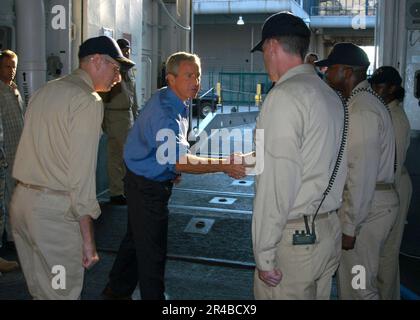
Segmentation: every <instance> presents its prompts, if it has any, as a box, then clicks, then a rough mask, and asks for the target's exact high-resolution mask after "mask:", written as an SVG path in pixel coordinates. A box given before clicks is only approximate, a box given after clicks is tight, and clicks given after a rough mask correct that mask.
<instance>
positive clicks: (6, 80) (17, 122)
mask: <svg viewBox="0 0 420 320" xmlns="http://www.w3.org/2000/svg"><path fill="white" fill-rule="evenodd" d="M17 66H18V56H17V54H16V53H15V52H13V51H11V50H3V51H1V52H0V158H1V159H0V161H1V164H0V166H1V168H0V171H1V173H0V247H2V248H3V249H5V250H9V251H10V250H11V251H14V250H15V246H14V241H13V236H12V230H11V227H10V219H9V218H10V215H9V211H10V210H9V209H10V208H9V204H10V199H11V198H12V194H13V190H14V188H15V185H16V181H15V180H14V179H13V177H12V169H13V162H14V159H15V154H16V149H17V146H18V143H19V139H20V135H21V134H22V129H23V119H24V114H25V104H24V102H23V100H22V97H21V95H20V92H19V90H18V88H17V85H16V83H15V82H14V79H15V76H16V69H17ZM17 268H18V264H17V262H16V261H7V260H5V259H2V258H0V272H8V271H12V270H15V269H17Z"/></svg>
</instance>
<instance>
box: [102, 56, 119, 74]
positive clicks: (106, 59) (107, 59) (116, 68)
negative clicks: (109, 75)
mask: <svg viewBox="0 0 420 320" xmlns="http://www.w3.org/2000/svg"><path fill="white" fill-rule="evenodd" d="M103 58H104V61H105V62H106V63H108V64H112V66H113V68H114V73H119V72H120V66H119V65H118V64H116V63H115V62H114V61H113V60H111V59H110V58H108V57H107V56H105V55H104V56H103Z"/></svg>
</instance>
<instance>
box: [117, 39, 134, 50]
mask: <svg viewBox="0 0 420 320" xmlns="http://www.w3.org/2000/svg"><path fill="white" fill-rule="evenodd" d="M117 43H118V46H119V47H120V48H121V50H122V49H126V48H128V49H130V48H131V46H130V41H128V40H127V39H118V40H117Z"/></svg>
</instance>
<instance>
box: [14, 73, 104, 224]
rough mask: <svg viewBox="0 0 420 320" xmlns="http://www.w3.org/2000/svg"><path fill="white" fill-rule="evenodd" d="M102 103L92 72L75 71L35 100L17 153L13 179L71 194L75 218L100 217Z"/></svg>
mask: <svg viewBox="0 0 420 320" xmlns="http://www.w3.org/2000/svg"><path fill="white" fill-rule="evenodd" d="M102 118H103V107H102V101H101V98H100V97H99V95H98V94H97V93H96V92H95V91H94V89H93V83H92V80H91V78H90V77H89V75H88V74H87V73H86V72H85V71H83V70H81V69H77V70H75V71H74V72H73V73H72V74H71V75H68V76H66V77H64V78H61V79H58V80H55V81H51V82H49V83H48V84H47V85H45V86H44V87H43V88H41V89H39V90H38V91H37V92H36V93H35V94H34V96H33V97H32V98H31V100H30V102H29V106H28V110H27V112H26V115H25V126H24V128H23V133H22V138H21V140H20V143H19V146H18V150H17V153H16V159H15V164H14V168H13V177H14V178H15V179H17V180H19V181H21V182H23V183H27V184H32V185H36V186H42V187H46V188H49V189H52V190H59V191H66V192H69V194H70V197H71V206H72V214H73V218H74V219H76V220H78V219H79V218H80V217H81V216H84V215H90V216H92V217H93V218H97V217H98V216H99V214H100V208H99V205H98V202H97V200H96V184H95V182H96V179H95V178H96V161H97V152H98V144H99V138H100V135H101V123H102Z"/></svg>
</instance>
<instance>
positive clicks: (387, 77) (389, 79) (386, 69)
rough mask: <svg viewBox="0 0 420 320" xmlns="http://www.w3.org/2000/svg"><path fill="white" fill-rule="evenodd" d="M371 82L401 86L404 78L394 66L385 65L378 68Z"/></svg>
mask: <svg viewBox="0 0 420 320" xmlns="http://www.w3.org/2000/svg"><path fill="white" fill-rule="evenodd" d="M369 82H370V83H375V84H382V83H388V84H393V85H396V86H401V84H402V78H401V76H400V74H399V73H398V71H397V69H395V68H394V67H391V66H383V67H380V68H378V69H376V71H375V72H374V73H373V74H372V76H371V77H370V79H369Z"/></svg>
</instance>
